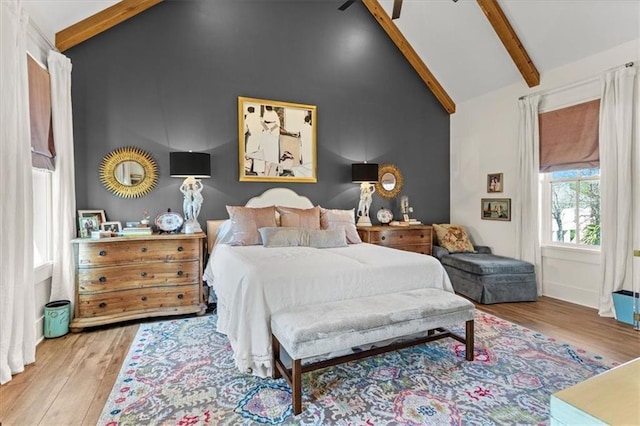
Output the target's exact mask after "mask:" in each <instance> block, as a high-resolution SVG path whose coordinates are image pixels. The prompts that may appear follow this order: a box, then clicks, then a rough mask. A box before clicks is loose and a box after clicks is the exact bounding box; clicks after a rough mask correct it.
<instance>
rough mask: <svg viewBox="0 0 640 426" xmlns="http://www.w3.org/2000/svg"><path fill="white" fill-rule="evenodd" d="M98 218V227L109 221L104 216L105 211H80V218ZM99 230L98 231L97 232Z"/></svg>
mask: <svg viewBox="0 0 640 426" xmlns="http://www.w3.org/2000/svg"><path fill="white" fill-rule="evenodd" d="M92 216H98V227H99V226H100V224H101V223H102V222H106V221H107V216H106V215H105V214H104V210H78V218H82V217H92ZM97 230H98V229H96V231H97Z"/></svg>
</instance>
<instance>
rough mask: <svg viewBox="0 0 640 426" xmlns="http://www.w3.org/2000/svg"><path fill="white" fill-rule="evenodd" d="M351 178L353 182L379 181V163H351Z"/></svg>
mask: <svg viewBox="0 0 640 426" xmlns="http://www.w3.org/2000/svg"><path fill="white" fill-rule="evenodd" d="M351 180H352V181H353V182H377V181H378V164H376V163H355V164H352V165H351Z"/></svg>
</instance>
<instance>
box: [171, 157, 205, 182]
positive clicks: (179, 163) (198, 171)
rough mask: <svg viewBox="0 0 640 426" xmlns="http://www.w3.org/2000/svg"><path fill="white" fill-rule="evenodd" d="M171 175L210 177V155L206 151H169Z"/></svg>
mask: <svg viewBox="0 0 640 426" xmlns="http://www.w3.org/2000/svg"><path fill="white" fill-rule="evenodd" d="M169 174H170V175H171V177H189V176H193V177H196V178H208V177H211V155H209V154H207V153H206V152H170V153H169Z"/></svg>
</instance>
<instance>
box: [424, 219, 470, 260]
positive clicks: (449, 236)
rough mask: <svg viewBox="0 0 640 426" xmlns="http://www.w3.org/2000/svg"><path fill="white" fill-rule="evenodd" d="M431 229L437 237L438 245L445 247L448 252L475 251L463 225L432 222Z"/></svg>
mask: <svg viewBox="0 0 640 426" xmlns="http://www.w3.org/2000/svg"><path fill="white" fill-rule="evenodd" d="M433 229H434V231H436V236H437V237H438V245H439V246H440V247H444V248H446V249H447V250H449V252H450V253H460V252H472V253H475V252H476V250H475V248H474V247H473V244H471V241H469V237H468V236H467V233H466V232H465V230H464V227H463V226H461V225H451V224H444V223H443V224H440V225H437V224H435V223H434V224H433Z"/></svg>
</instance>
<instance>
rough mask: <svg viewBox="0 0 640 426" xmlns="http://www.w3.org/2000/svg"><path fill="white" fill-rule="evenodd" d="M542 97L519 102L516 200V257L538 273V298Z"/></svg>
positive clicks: (539, 279) (539, 282)
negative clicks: (539, 117) (540, 118)
mask: <svg viewBox="0 0 640 426" xmlns="http://www.w3.org/2000/svg"><path fill="white" fill-rule="evenodd" d="M539 103H540V96H539V95H536V96H529V97H527V98H524V99H520V100H519V101H518V107H519V109H520V121H519V130H518V171H519V173H520V176H519V179H518V180H519V187H518V191H517V196H516V197H514V204H515V208H514V210H513V211H514V212H516V214H515V215H514V221H515V225H516V257H517V258H518V259H521V260H525V261H527V262H530V263H532V264H533V265H534V266H535V271H536V284H537V286H538V295H540V294H542V256H541V251H540V231H539V230H540V219H539V218H540V207H539V205H538V198H539V195H538V194H539V189H538V173H539V172H538V171H539V169H540V158H539V154H540V149H539V148H540V147H539V144H540V134H539V128H540V125H539V122H538V106H539Z"/></svg>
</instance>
